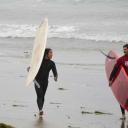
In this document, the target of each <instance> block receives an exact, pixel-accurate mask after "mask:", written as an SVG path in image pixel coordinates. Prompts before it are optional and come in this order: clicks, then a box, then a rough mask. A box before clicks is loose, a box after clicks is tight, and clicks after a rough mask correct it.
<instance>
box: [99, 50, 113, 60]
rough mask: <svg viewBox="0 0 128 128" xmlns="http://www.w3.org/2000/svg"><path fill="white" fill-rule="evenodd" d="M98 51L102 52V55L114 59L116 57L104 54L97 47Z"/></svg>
mask: <svg viewBox="0 0 128 128" xmlns="http://www.w3.org/2000/svg"><path fill="white" fill-rule="evenodd" d="M99 51H100V52H101V53H102V54H103V55H105V56H106V57H108V58H109V59H115V58H116V57H111V56H109V55H106V54H105V53H103V52H102V51H101V50H100V49H99Z"/></svg>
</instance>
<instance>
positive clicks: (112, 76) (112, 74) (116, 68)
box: [109, 66, 118, 81]
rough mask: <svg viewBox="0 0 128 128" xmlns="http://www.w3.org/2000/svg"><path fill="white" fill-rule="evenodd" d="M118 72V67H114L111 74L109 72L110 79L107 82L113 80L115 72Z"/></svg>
mask: <svg viewBox="0 0 128 128" xmlns="http://www.w3.org/2000/svg"><path fill="white" fill-rule="evenodd" d="M117 70H118V67H117V66H114V68H113V70H112V72H111V75H110V78H109V81H112V79H113V78H114V76H115V74H116V72H117Z"/></svg>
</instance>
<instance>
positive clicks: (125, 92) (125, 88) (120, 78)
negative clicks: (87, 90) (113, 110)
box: [105, 50, 128, 110]
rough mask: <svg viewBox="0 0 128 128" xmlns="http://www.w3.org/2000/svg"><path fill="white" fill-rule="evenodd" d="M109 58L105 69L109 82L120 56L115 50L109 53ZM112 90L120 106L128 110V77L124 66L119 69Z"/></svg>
mask: <svg viewBox="0 0 128 128" xmlns="http://www.w3.org/2000/svg"><path fill="white" fill-rule="evenodd" d="M108 56H110V57H111V59H110V58H108V57H106V61H105V69H106V75H107V78H108V80H109V77H110V74H111V72H112V70H113V67H114V65H115V63H116V61H117V59H118V56H117V54H116V53H115V51H113V50H110V51H109V53H108ZM112 58H114V59H112ZM111 90H112V92H113V94H114V96H115V97H116V99H117V101H118V102H119V104H120V105H121V106H122V107H123V108H124V109H126V110H128V76H127V74H126V73H125V70H124V68H123V67H122V66H121V67H120V68H119V70H118V71H117V73H116V75H115V77H114V79H113V82H112V86H111Z"/></svg>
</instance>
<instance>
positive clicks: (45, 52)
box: [44, 48, 52, 57]
mask: <svg viewBox="0 0 128 128" xmlns="http://www.w3.org/2000/svg"><path fill="white" fill-rule="evenodd" d="M50 50H52V49H51V48H46V49H45V51H44V57H45V56H46V55H48V53H49V51H50Z"/></svg>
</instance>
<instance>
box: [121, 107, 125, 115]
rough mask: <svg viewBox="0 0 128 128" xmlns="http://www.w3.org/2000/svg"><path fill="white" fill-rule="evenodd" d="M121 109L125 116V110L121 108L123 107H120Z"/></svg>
mask: <svg viewBox="0 0 128 128" xmlns="http://www.w3.org/2000/svg"><path fill="white" fill-rule="evenodd" d="M120 108H121V112H122V114H125V110H124V108H122V107H121V105H120Z"/></svg>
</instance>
